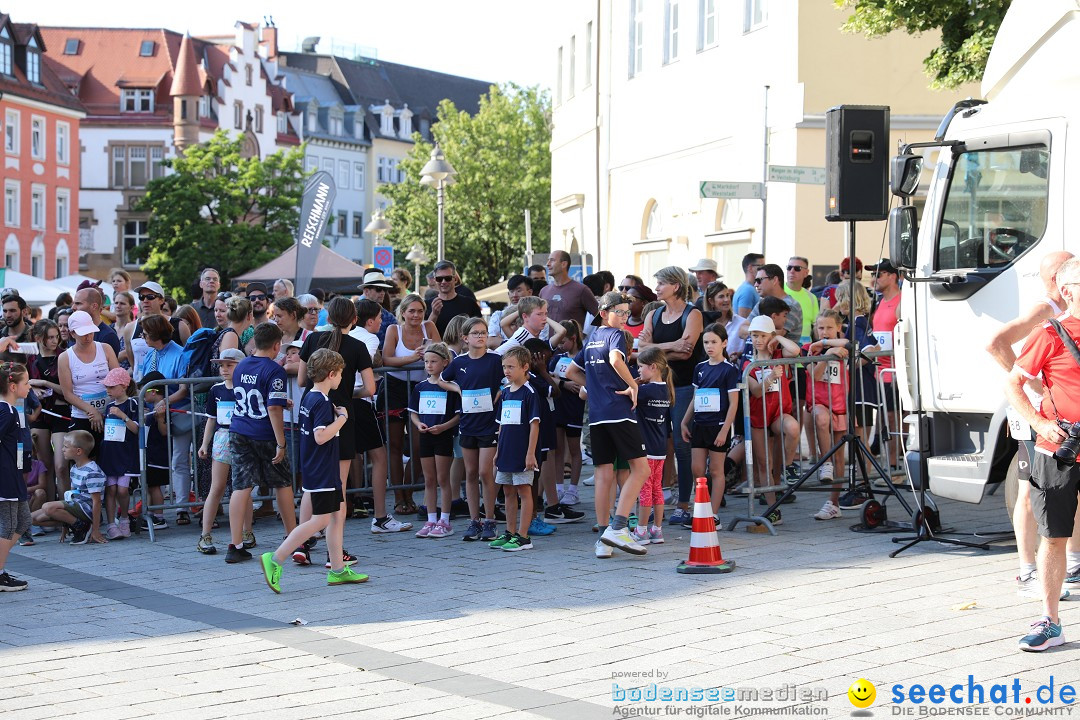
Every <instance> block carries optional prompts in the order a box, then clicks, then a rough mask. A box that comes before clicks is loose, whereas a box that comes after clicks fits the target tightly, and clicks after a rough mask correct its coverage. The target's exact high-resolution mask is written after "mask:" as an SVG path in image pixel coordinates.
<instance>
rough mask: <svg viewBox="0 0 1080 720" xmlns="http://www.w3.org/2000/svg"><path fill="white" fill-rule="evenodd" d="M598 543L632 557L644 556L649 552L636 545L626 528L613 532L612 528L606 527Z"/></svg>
mask: <svg viewBox="0 0 1080 720" xmlns="http://www.w3.org/2000/svg"><path fill="white" fill-rule="evenodd" d="M600 542H602V543H604V544H605V545H610V546H611V547H614V548H619V549H620V550H622V551H623V552H628V553H630V554H632V555H644V554H645V553H647V552H649V549H648V548H646V547H642V546H641V545H638V543H637V540H635V539H634V536H633V535H632V534H631V533H630V530H629V529H628V528H623V529H621V530H615V529H614V528H612V527H610V526H609V527H608V529H607V530H605V531H604V534H603V535H601V536H600Z"/></svg>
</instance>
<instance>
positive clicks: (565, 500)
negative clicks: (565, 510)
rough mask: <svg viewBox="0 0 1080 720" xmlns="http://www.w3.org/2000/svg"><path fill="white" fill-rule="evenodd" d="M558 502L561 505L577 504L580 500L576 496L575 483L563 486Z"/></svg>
mask: <svg viewBox="0 0 1080 720" xmlns="http://www.w3.org/2000/svg"><path fill="white" fill-rule="evenodd" d="M559 502H560V503H562V504H563V505H577V504H578V503H579V502H581V500H580V499H579V498H578V490H577V485H567V486H566V487H565V488H563V493H562V495H560V496H559Z"/></svg>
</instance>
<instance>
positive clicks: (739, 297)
mask: <svg viewBox="0 0 1080 720" xmlns="http://www.w3.org/2000/svg"><path fill="white" fill-rule="evenodd" d="M764 263H765V256H764V255H760V254H758V253H747V254H746V255H743V259H742V269H743V275H744V278H743V282H742V285H739V287H737V288H736V289H735V296H734V297H733V298H732V299H731V310H732V312H735V313H738V314H739V315H742V316H743V317H749V316H750V311H751V310H753V309H754V306H755V305H757V302H758V300H760V298H759V297H758V291H757V288H756V287H754V278H755V277H757V271H758V270H760V269H761V266H762V265H763V264H764Z"/></svg>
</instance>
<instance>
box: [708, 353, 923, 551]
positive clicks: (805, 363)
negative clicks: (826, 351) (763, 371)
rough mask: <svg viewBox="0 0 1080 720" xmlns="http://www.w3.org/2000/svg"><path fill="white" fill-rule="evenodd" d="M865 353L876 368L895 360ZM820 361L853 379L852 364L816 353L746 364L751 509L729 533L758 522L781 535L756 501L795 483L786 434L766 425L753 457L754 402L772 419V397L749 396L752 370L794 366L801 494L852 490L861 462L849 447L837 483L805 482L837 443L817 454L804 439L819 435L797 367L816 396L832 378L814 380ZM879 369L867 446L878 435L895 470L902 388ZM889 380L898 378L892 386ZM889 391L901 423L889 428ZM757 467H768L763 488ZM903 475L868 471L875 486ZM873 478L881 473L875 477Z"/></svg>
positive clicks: (882, 457)
mask: <svg viewBox="0 0 1080 720" xmlns="http://www.w3.org/2000/svg"><path fill="white" fill-rule="evenodd" d="M861 355H862V356H863V357H864V358H866V359H867V360H868V361H870V362H874V363H875V364H876V360H877V359H878V358H882V357H890V358H891V357H893V353H892V351H891V350H889V351H878V352H867V353H861ZM821 362H840V363H841V366H840V371H841V372H842V373H843V377H844V378H846V380H845V383H846V382H847V379H849V378H847V374H848V360H847V359H846V358H845V359H843V360H842V361H841V360H840V359H838V358H837V357H836V356H835V355H815V356H809V357H807V356H798V357H791V358H781V359H775V360H774V359H769V360H759V361H754V362H751V363H749V364H748V365H747V366H746V368H745V369H744V371H743V373H742V379H741V381H740V383H739V386H738V387H739V392H740V397H741V401H742V407H743V428H742V431H743V445H744V447H745V450H744V452H745V457H746V460H745V472H744V478H745V483H744V485H745V487H746V497H747V511H746V514H745V515H737V516H736V517H735V518H734V519H732V520H731V521H730V522H729V523H728V525H727V529H728V530H729V531H730V530H734V529H735V527H736V526H737V525H738V524H739V523H740V522H748V523H754V524H756V525H759V526H762V527H764V528H765V529H766V530H767V531H768V532H769V533H771V534H772V535H776V534H777V532H776V529H775V528H774V527H773V525H772V523H770V522H769V520H768V519H767V518H766V517H765V516H764V515H763V514H762V513H761V512H760V511H759V509H758V502H757V498H758V496H760V495H763V494H764V493H769V492H773V493H783V492H785V491H787V490H788V487H789V484H795V482H794V481H792V482H791V483H789V482H787V481H786V479H785V469H786V468H787V467H788V466H789V465H790V463H791V462H792V461H793V459H794V458H788V457H787V453H786V451H785V448H784V445H785V443H784V437H783V433H782V432H781V434H780V435H779V436H775V435H773V434H772V433H771V431H769V429H768V427H767V425H768V423H767V424H766V427H765V428H764V432H765V439H766V442H765V443H764V448H763V452H762V453H761V454H762V456H763V457H760V458H757V457H755V456H754V451H753V442H752V439H751V438H752V435H751V427H750V408H751V403H758V404H759V405H760V406H761V408H762V416H763V417H767V411H766V405H767V397H766V396H767V393H762V395H761V397H760V398H754V397H753V396H751V394H750V384H749V382H748V377H749V375H750V373H751V372H753V371H754V370H756V369H758V368H763V367H776V366H784V367H790V368H792V370H790V371H788V372H789V373H790V374H789V376H788V377H786V378H785V380H784V381H785V382H788V383H789V388H790V394H791V403H792V404H791V407H792V412H791V416H792V417H793V418H794V420H795V421H796V423H797V424H798V426H799V428H798V432H799V442H798V448H799V454H800V455H801V456H802V461H801V464H800V465H799V468H800V471H799V477H798V480H799V481H801V482H802V483H803V484H802V486H801V488H800V490H806V491H811V492H832V491H833V487H832V485H833V484H841V485H842V490H841V491H842V492H844V491H846V490H847V489H848V478H849V477H851V465H852V463H854V462H856V459H855V458H853V457H852V456H851V455H852V453H850V452H847V450H848V448H845V452H844V464H843V466H840V465H836V466H835V467H834V474H833V481H834V482H833V483H829V484H826V485H820V484H818V483H817V482H816V481H814V482H812V483H810V484H807V483H806V481H807V480H808V479H809V477H810V475H811V474H816V472H817V470H818V467H817V466H818V461H819V460H820V459H821V456H822V455H823V454H824V453H826V452H827V451H828V450H830V449H831V448H832V447H833V445H834V444H835V443H834V442H830V443H829V444H828V445H827V446H825V447H821V446H820V443H817V442H816V440H815V443H814V444H815V445H816V446H817V449H816V452H814V453H810V452H808V450H809V443H807V442H806V439H805V437H804V433H812V432H815V427H814V423H813V420H812V418H811V419H810V421H809V422H806V419H805V417H804V415H805V414H806V413H807V412H808V411H807V409H806V406H805V398H804V396H803V393H802V391H801V388H800V383H798V382H796V381H795V373H796V372H797V370H796V368H803V369H804V370H805V372H806V376H807V377H806V390H807V394H808V395H811V396H813V392H814V388H815V384H816V383H818V382H827V380H821V381H819V380H815V379H814V377H813V368H814V366H815V364H817V363H821ZM875 369H876V371H877V372H875V382H876V384H877V397H876V398H875V399H874V401H873V402H872V403H871V402H869V401H866V403H867V404H869V405H871V407H873V416H874V417H873V422H872V423H871V424H870V425H868V426H866V428H865V429H866V437H865V442H866V445H867V447H870V446H871V445H872V442H873V439H874V437H875V436H876V437H877V440H878V445H879V451H878V453H877V454H876V456H875V459H876V460H877V461H878V463H879V464H880V465H881V466H882V467H883V468H891V462H890V461H891V459H892V458H891V454H890V451H889V444H890V438H893V437H899V431H900V430H899V420H900V400H899V394H898V389H897V384H896V382H895V374H896V371H895V370H894V369H893V368H881V367H880V366H878V367H876V368H875ZM886 377H891V378H893V380H892V382H887V381H886ZM845 387H846V385H845ZM856 393H857V399H858V397H861V395H862V393H861V392H859V391H858V390H856ZM886 393H890V394H891V395H892V399H893V401H894V405H893V407H894V408H896V410H895V411H894V412H895V416H896V421H897V422H896V425H895V426H890V425H889V422H890V418H889V414H890V413H889V412H888V411H887V410H886V409H885V408H886V400H885V398H886ZM847 399H848V398H847V397H846V396H845V407H846V405H847ZM846 409H847V411H848V412H852V411H853V410H852V408H846ZM781 410H782V405H781ZM784 414H785V413H783V412H781V416H783V415H784ZM781 430H782V429H781ZM843 432H846V426H845V428H844V430H843ZM833 434H835V433H830V435H833ZM774 441H778V442H777V444H778V445H779V457H778V458H777V457H775V456H776V455H777V453H776V452H775V451H774V450H773V449H772V448H771V446H772V445H773V443H774ZM834 457H835V456H834ZM859 461H860V469H861V470H862V471H863V472H864V473H866V471H867V468H866V467H865V463H862V462H861V458H860V459H859ZM776 462H779V467H780V482H779V483H775V481H774V480H773V476H774V471H775V468H776V464H775V463H776ZM757 463H763V464H764V472H763V478H764V482H765V484H764V485H762V486H758V485H757V484H756V480H757V478H756V473H755V470H756V468H757V467H758V465H757ZM903 472H904V471H903V469H902V468H901V469H899V470H896V471H890V477H889V478H885V477H881V476H880V475H879V474H877V473H876V470H875V469H874V468H873V467H871V468H869V473H867V477H869V478H870V479H871V481H872V482H875V481H879V480H880V481H884V482H891V475H893V474H903ZM874 475H876V477H875V476H874ZM774 483H775V484H774Z"/></svg>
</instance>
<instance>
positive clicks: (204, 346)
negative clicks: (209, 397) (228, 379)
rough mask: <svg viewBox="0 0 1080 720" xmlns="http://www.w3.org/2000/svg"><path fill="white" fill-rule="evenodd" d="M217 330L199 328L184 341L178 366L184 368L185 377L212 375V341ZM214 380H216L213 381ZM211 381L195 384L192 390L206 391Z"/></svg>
mask: <svg viewBox="0 0 1080 720" xmlns="http://www.w3.org/2000/svg"><path fill="white" fill-rule="evenodd" d="M217 336H218V331H217V330H214V329H211V328H199V329H198V330H196V331H195V332H193V333H191V335H190V336H189V337H188V339H187V342H186V343H184V352H183V353H182V354H181V355H180V367H181V368H184V370H183V373H184V374H183V375H182V376H181V377H185V378H201V377H213V376H214V370H213V366H212V365H211V363H210V360H211V359H212V358H213V350H214V341H215V340H217ZM215 382H216V381H215ZM211 385H213V383H205V384H203V385H196V386H195V387H193V388H192V392H206V389H207V388H209V387H210V386H211Z"/></svg>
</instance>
